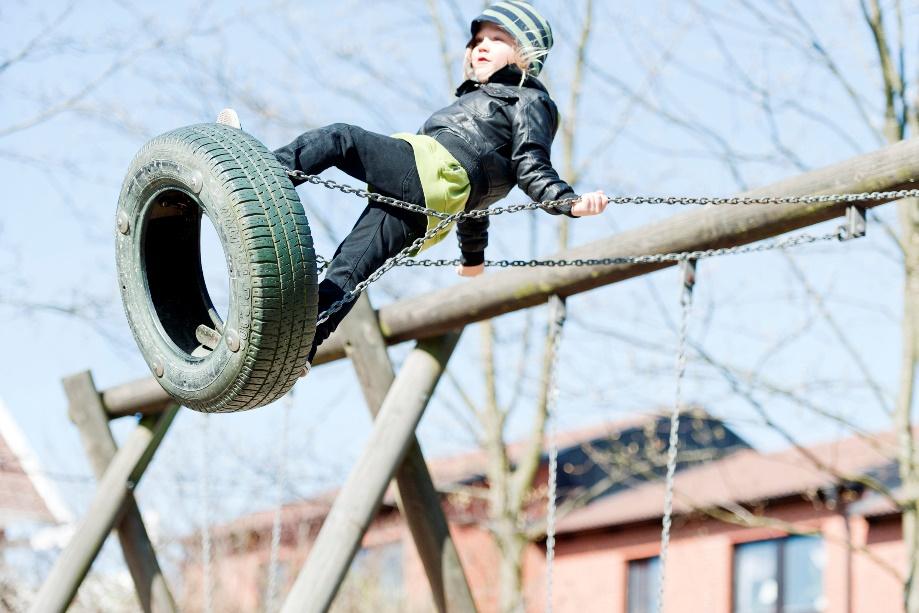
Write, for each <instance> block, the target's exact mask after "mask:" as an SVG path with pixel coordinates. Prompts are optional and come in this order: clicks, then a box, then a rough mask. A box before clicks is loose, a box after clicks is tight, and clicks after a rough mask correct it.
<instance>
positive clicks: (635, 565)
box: [627, 556, 661, 613]
mask: <svg viewBox="0 0 919 613" xmlns="http://www.w3.org/2000/svg"><path fill="white" fill-rule="evenodd" d="M660 577H661V560H660V558H659V557H657V556H654V557H653V558H645V559H644V560H632V561H631V562H629V586H628V593H627V597H628V613H654V612H655V611H657V592H658V587H659V586H658V582H659V581H660Z"/></svg>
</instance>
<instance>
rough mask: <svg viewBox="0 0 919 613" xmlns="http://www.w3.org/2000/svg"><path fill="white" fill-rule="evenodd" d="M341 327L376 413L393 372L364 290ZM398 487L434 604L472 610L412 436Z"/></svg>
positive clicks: (440, 608)
mask: <svg viewBox="0 0 919 613" xmlns="http://www.w3.org/2000/svg"><path fill="white" fill-rule="evenodd" d="M340 329H341V330H342V333H343V334H344V335H345V338H346V339H347V341H346V344H345V351H346V353H347V354H348V357H349V358H350V359H351V363H352V364H353V365H354V370H355V371H356V372H357V376H358V379H359V380H360V382H361V389H362V390H363V392H364V398H365V399H366V401H367V406H368V407H369V408H370V412H371V413H372V414H373V415H374V416H376V415H378V414H379V412H380V408H381V407H382V405H383V400H384V399H385V397H386V392H387V391H388V390H389V389H390V387H392V384H393V381H394V380H395V373H394V371H393V366H392V362H391V361H390V359H389V354H388V353H387V351H386V341H385V340H384V339H383V335H382V333H381V332H380V326H379V324H378V323H377V318H376V314H375V313H374V311H373V307H372V306H371V304H370V298H369V297H368V296H367V293H366V292H364V293H363V294H361V296H360V297H359V298H358V299H357V301H356V303H355V305H354V307H353V308H352V309H351V312H350V313H348V316H347V317H346V318H345V319H344V321H343V322H342V324H341V327H340ZM396 489H397V490H398V499H397V502H398V505H399V509H400V511H401V512H402V516H403V517H404V518H405V521H406V523H407V524H408V527H409V530H410V531H411V533H412V538H413V540H414V541H415V547H416V549H417V550H418V555H419V557H420V558H421V563H422V565H423V566H424V570H425V573H426V574H427V577H428V583H429V584H430V586H431V594H432V596H433V598H434V604H435V606H436V607H437V610H438V611H441V612H444V611H447V612H453V611H458V612H459V611H461V612H466V611H475V610H476V608H475V601H474V600H473V599H472V592H471V591H470V589H469V584H468V582H467V581H466V575H465V574H464V572H463V565H462V563H461V562H460V559H459V554H458V553H457V551H456V546H455V544H454V543H453V539H452V538H451V537H450V528H449V526H448V524H447V518H446V516H445V515H444V510H443V507H442V506H441V502H440V495H439V494H438V493H437V490H436V489H435V488H434V482H433V480H432V479H431V474H430V472H429V471H428V467H427V464H426V463H425V461H424V455H423V454H422V452H421V447H420V446H419V444H418V440H417V439H416V438H415V437H414V436H412V437H411V440H410V441H409V447H408V452H407V453H406V455H405V460H403V462H402V464H400V465H399V468H398V470H397V471H396Z"/></svg>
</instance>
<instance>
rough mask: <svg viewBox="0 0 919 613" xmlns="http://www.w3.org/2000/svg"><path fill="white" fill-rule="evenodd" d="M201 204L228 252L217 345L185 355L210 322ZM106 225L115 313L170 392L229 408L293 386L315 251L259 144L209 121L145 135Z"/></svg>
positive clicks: (305, 342)
mask: <svg viewBox="0 0 919 613" xmlns="http://www.w3.org/2000/svg"><path fill="white" fill-rule="evenodd" d="M202 213H203V214H205V215H207V216H208V217H209V218H210V220H211V222H212V223H213V225H214V227H215V228H216V230H217V234H218V236H219V238H220V243H221V245H222V246H223V251H224V254H225V256H226V258H227V270H228V271H229V274H230V283H229V287H230V290H229V294H230V306H229V312H228V313H227V321H226V322H223V334H221V337H220V340H219V341H218V343H217V345H216V347H214V349H213V351H211V352H210V353H207V352H206V351H205V352H204V353H205V355H204V356H203V357H195V356H192V352H193V351H194V352H195V353H196V354H200V353H202V349H201V348H200V347H199V343H198V341H197V340H196V338H195V330H196V329H197V327H198V325H200V324H204V325H207V326H209V327H211V328H214V329H218V330H219V328H218V326H219V324H220V322H219V317H217V318H216V319H215V317H216V310H215V309H214V307H213V303H212V301H211V298H210V296H209V295H208V292H207V288H206V286H205V284H204V277H203V273H202V269H201V248H200V227H201V216H202ZM116 225H117V228H118V232H117V260H118V278H119V285H120V288H121V296H122V300H123V303H124V308H125V313H126V314H127V318H128V322H129V324H130V327H131V331H132V333H133V334H134V338H135V340H136V341H137V344H138V346H139V347H140V351H141V353H142V354H143V357H144V359H145V360H146V362H147V364H148V365H149V366H150V370H151V371H152V372H153V373H154V376H155V377H156V379H157V380H158V381H159V382H160V384H161V385H162V386H163V389H165V390H166V391H167V392H168V393H169V394H170V395H171V396H172V397H173V398H175V399H176V400H177V401H179V402H180V403H181V404H183V405H184V406H187V407H189V408H191V409H195V410H197V411H203V412H208V413H218V412H233V411H240V410H244V409H252V408H255V407H259V406H262V405H265V404H268V403H270V402H272V401H274V400H277V399H278V398H280V397H281V396H283V395H284V394H285V393H286V392H287V391H288V390H289V389H290V388H291V387H292V386H293V385H294V383H296V381H297V378H298V376H299V374H300V372H301V369H302V367H303V365H304V364H305V362H306V359H307V356H308V354H309V350H310V348H311V346H312V342H313V335H314V332H315V322H316V310H317V302H318V294H317V271H316V257H315V253H314V251H313V242H312V237H311V235H310V229H309V223H308V221H307V219H306V215H305V214H304V212H303V206H302V205H301V203H300V199H299V197H298V196H297V192H296V190H295V189H294V186H293V184H292V183H291V182H290V179H289V178H288V177H287V173H286V171H285V169H284V168H282V167H281V165H280V164H279V163H278V161H277V159H276V158H275V156H274V155H273V154H272V153H271V152H270V151H269V150H268V149H266V148H265V146H264V145H262V144H261V143H260V142H258V141H257V140H256V139H254V138H253V137H251V136H249V135H248V134H246V133H245V132H243V131H241V130H237V129H235V128H230V127H227V126H222V125H217V124H201V125H193V126H189V127H185V128H181V129H178V130H174V131H172V132H169V133H166V134H163V135H161V136H158V137H156V138H154V139H153V140H151V141H150V142H148V143H147V144H146V145H144V147H143V148H142V149H141V150H140V152H138V154H137V156H136V157H135V158H134V161H133V162H132V163H131V166H130V168H129V170H128V173H127V176H126V177H125V181H124V185H123V186H122V190H121V195H120V197H119V200H118V214H117V217H116ZM237 339H238V342H236V340H237ZM196 349H197V351H196Z"/></svg>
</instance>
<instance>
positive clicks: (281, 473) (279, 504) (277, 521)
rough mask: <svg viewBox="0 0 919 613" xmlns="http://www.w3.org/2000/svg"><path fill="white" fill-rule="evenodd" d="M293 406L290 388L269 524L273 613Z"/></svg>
mask: <svg viewBox="0 0 919 613" xmlns="http://www.w3.org/2000/svg"><path fill="white" fill-rule="evenodd" d="M293 406H294V390H293V388H291V390H290V391H289V392H287V396H286V397H285V398H284V419H283V421H282V422H281V445H280V449H279V450H278V468H277V474H278V491H277V500H276V501H275V508H274V520H273V521H272V523H271V549H270V554H269V556H268V587H267V589H266V590H265V602H266V605H265V611H266V613H274V611H276V610H277V609H278V599H279V597H280V589H279V587H280V585H279V582H278V571H279V564H278V560H279V557H280V553H281V512H282V510H283V506H284V490H285V488H286V487H287V433H288V430H289V429H290V413H291V411H292V409H293Z"/></svg>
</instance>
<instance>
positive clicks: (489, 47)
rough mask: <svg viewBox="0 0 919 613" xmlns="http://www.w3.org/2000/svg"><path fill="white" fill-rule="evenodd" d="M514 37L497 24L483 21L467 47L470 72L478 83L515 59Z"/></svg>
mask: <svg viewBox="0 0 919 613" xmlns="http://www.w3.org/2000/svg"><path fill="white" fill-rule="evenodd" d="M516 51H517V46H516V44H515V42H514V39H513V38H512V37H511V35H510V34H508V33H507V32H506V31H504V30H503V29H502V28H500V27H499V26H497V25H495V24H493V23H489V22H485V23H483V24H482V26H481V27H480V28H479V31H478V32H477V33H476V35H475V37H473V39H472V45H471V47H469V49H468V54H469V62H470V64H471V65H472V72H473V74H474V75H475V78H476V80H477V81H479V82H480V83H484V82H486V81H488V79H489V78H490V77H491V75H493V74H495V73H496V72H497V71H499V70H501V69H502V68H504V67H505V66H507V65H508V64H512V63H513V62H514V60H515V57H514V56H515V54H516Z"/></svg>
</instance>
